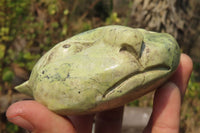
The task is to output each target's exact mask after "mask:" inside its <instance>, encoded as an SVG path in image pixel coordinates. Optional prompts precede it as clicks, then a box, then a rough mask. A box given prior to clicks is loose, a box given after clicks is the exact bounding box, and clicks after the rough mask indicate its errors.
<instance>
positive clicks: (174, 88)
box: [6, 54, 192, 133]
mask: <svg viewBox="0 0 200 133" xmlns="http://www.w3.org/2000/svg"><path fill="white" fill-rule="evenodd" d="M191 72H192V61H191V59H190V58H189V57H188V56H187V55H185V54H182V55H181V60H180V64H179V66H178V69H177V70H176V72H175V73H174V74H173V76H172V77H171V78H170V79H169V80H168V82H166V83H165V84H164V85H163V86H161V87H160V88H159V89H157V90H156V93H155V96H154V105H153V112H152V115H151V118H150V120H149V123H148V125H147V127H146V128H145V129H144V133H179V121H180V107H181V101H182V100H183V97H184V94H185V91H186V87H187V84H188V81H189V77H190V74H191ZM122 114H123V107H120V108H117V109H113V110H109V111H104V112H100V113H98V114H96V115H97V117H96V129H95V133H120V132H121V131H120V130H121V123H122ZM6 115H7V118H8V120H9V121H10V122H13V123H14V124H16V125H19V126H21V127H23V128H25V129H27V130H29V131H31V132H32V133H57V132H61V133H91V128H92V122H93V117H94V115H85V116H70V117H61V116H60V115H57V114H55V113H53V112H51V111H49V110H48V109H47V108H46V107H44V106H43V105H41V104H39V103H37V102H36V101H21V102H17V103H15V104H13V105H11V106H10V107H9V108H8V110H7V113H6Z"/></svg>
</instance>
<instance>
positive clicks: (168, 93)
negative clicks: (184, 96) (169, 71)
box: [144, 82, 181, 133]
mask: <svg viewBox="0 0 200 133" xmlns="http://www.w3.org/2000/svg"><path fill="white" fill-rule="evenodd" d="M180 106H181V94H180V90H179V88H178V86H177V85H176V84H174V83H173V82H168V83H166V84H165V85H164V86H162V87H161V88H159V89H157V90H156V93H155V97H154V106H153V112H152V115H151V118H150V121H149V123H148V125H147V127H146V129H145V131H144V132H148V131H149V130H150V131H151V132H154V133H160V132H163V133H168V132H170V133H178V131H179V119H180Z"/></svg>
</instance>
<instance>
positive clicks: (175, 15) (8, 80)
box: [0, 0, 200, 133]
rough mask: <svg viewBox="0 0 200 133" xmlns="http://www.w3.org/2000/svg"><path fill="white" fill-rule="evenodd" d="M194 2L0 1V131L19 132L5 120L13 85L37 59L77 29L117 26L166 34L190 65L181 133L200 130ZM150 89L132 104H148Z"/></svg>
mask: <svg viewBox="0 0 200 133" xmlns="http://www.w3.org/2000/svg"><path fill="white" fill-rule="evenodd" d="M199 7H200V1H199V0H189V1H188V0H0V132H1V133H22V132H23V130H22V129H21V128H19V127H17V126H16V125H13V124H11V123H9V122H8V121H7V120H6V117H5V112H6V109H7V107H8V106H9V105H10V104H11V103H13V102H15V101H18V100H19V99H29V97H26V96H24V95H21V94H19V93H18V92H16V91H15V90H14V89H13V88H14V86H16V85H18V84H20V83H22V82H24V81H26V80H27V79H28V78H29V75H30V72H31V70H32V68H33V66H34V64H35V63H36V61H37V60H38V59H39V58H40V57H41V56H42V55H43V54H44V53H45V52H46V51H48V50H49V49H50V48H52V47H53V46H54V45H55V44H57V43H58V42H60V41H63V40H65V39H67V38H69V37H71V36H73V35H75V34H77V33H80V32H83V31H86V30H90V29H93V28H96V27H99V26H104V25H111V24H119V25H126V26H130V27H140V28H145V29H147V30H152V31H158V32H167V33H170V34H172V35H173V36H174V37H175V38H176V39H177V41H178V43H179V44H180V47H181V51H182V52H183V53H186V54H188V55H189V56H190V57H191V58H192V59H193V63H194V69H193V73H192V75H191V79H190V82H189V86H188V89H187V92H186V96H185V98H184V101H183V105H182V111H181V127H180V131H181V133H197V132H198V131H200V8H199ZM152 97H153V93H151V94H148V95H147V96H144V97H142V98H140V99H138V100H136V101H133V102H132V103H130V104H128V105H131V106H142V107H144V106H145V107H146V106H152Z"/></svg>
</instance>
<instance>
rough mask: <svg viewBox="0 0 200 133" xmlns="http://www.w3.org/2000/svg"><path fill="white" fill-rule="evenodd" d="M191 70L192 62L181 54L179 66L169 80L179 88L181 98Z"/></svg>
mask: <svg viewBox="0 0 200 133" xmlns="http://www.w3.org/2000/svg"><path fill="white" fill-rule="evenodd" d="M192 68H193V62H192V60H191V58H190V57H189V56H188V55H186V54H181V58H180V63H179V66H178V68H177V70H176V71H175V73H174V74H173V76H172V77H171V78H170V81H172V82H174V83H175V84H176V85H177V86H178V87H179V89H180V91H181V94H182V97H183V96H184V94H185V91H186V88H187V85H188V82H189V79H190V75H191V73H192Z"/></svg>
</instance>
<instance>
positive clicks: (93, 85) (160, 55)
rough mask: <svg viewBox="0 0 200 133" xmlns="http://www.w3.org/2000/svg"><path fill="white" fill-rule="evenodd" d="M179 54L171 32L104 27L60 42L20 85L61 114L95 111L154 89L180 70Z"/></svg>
mask: <svg viewBox="0 0 200 133" xmlns="http://www.w3.org/2000/svg"><path fill="white" fill-rule="evenodd" d="M179 58H180V49H179V46H178V44H177V42H176V40H175V39H174V38H173V37H172V36H171V35H169V34H166V33H155V32H150V31H146V30H143V29H133V28H129V27H125V26H117V25H113V26H105V27H100V28H97V29H94V30H90V31H87V32H84V33H81V34H78V35H75V36H73V37H71V38H69V39H67V40H65V41H63V42H60V43H58V44H57V45H56V46H55V47H53V48H52V49H51V50H50V51H48V52H47V53H46V54H45V55H44V56H42V57H41V59H40V60H39V61H38V62H37V64H36V65H35V66H34V68H33V70H32V73H31V76H30V79H29V80H28V81H27V82H25V83H23V84H22V85H20V86H17V87H16V89H17V90H18V91H19V92H22V93H25V94H28V95H31V96H33V97H34V98H35V100H36V101H38V102H40V103H42V104H44V105H45V106H47V107H48V108H49V109H50V110H52V111H54V112H56V113H58V114H62V115H68V114H88V113H94V112H97V111H102V110H106V109H110V108H115V107H118V106H121V105H123V104H125V103H127V102H129V101H131V100H134V99H136V98H138V97H140V96H143V95H144V94H146V93H148V92H149V91H152V90H154V89H156V88H157V87H158V86H159V85H161V84H162V83H163V82H165V81H166V80H167V79H168V78H169V76H170V75H171V74H172V73H173V72H174V71H175V70H176V68H177V66H178V64H179Z"/></svg>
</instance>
